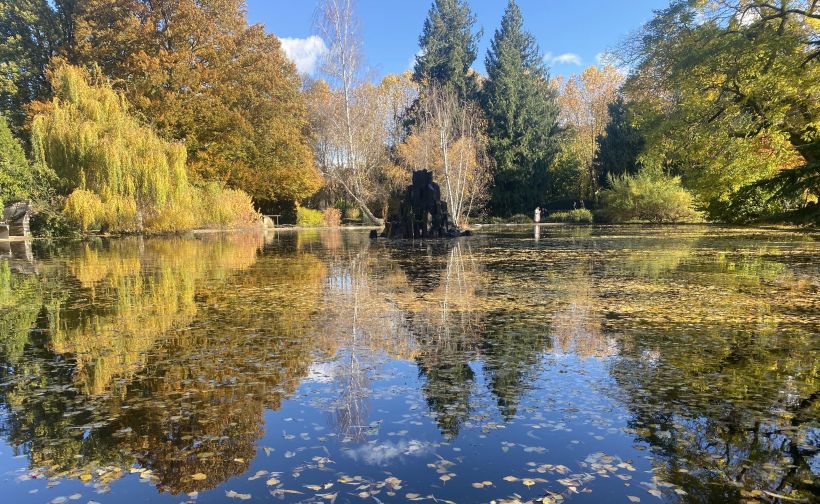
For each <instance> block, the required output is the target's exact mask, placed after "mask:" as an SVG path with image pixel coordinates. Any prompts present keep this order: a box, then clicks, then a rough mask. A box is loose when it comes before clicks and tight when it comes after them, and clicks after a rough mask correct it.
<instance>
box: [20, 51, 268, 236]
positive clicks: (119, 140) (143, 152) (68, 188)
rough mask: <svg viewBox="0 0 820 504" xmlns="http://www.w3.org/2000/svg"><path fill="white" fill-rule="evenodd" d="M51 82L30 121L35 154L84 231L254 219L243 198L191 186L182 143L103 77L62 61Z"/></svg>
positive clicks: (185, 226) (173, 227)
mask: <svg viewBox="0 0 820 504" xmlns="http://www.w3.org/2000/svg"><path fill="white" fill-rule="evenodd" d="M51 83H52V87H53V88H54V98H53V99H52V100H51V101H50V102H48V103H45V104H38V106H37V110H38V114H37V115H36V117H35V118H34V121H33V124H32V144H33V151H34V156H35V159H36V161H37V162H41V163H45V164H47V165H48V166H49V168H50V169H52V170H53V171H54V172H55V173H56V175H57V176H58V177H59V178H60V181H61V185H62V186H63V189H64V190H65V192H70V194H69V196H68V198H67V200H66V207H65V212H66V214H67V215H68V216H69V217H70V218H71V219H72V220H74V221H76V222H77V224H79V225H80V227H81V228H82V229H83V230H88V229H89V228H90V227H92V226H94V225H95V224H96V225H100V226H102V227H106V228H108V229H110V230H111V231H143V230H149V231H168V230H178V229H189V228H192V227H195V226H198V225H208V224H220V225H225V224H229V223H230V224H234V223H246V224H247V223H249V222H250V221H251V220H252V219H253V218H254V211H253V206H252V204H251V201H250V199H249V198H248V197H247V195H244V194H243V193H240V192H238V191H224V192H223V191H222V190H221V189H220V188H218V187H208V188H205V189H198V188H195V187H193V186H192V185H191V184H190V183H189V181H188V175H187V170H186V166H185V163H186V151H185V146H184V145H182V144H179V143H174V142H168V141H166V140H163V139H162V138H160V137H159V136H158V135H157V134H156V133H155V132H154V131H153V130H152V129H151V128H150V127H147V126H145V125H143V124H141V123H140V122H139V121H138V120H137V119H136V118H135V117H133V116H132V115H131V114H130V113H129V108H128V104H127V102H126V100H125V98H124V97H123V96H122V95H121V94H119V93H117V92H116V91H114V90H113V89H112V87H111V86H110V84H108V82H107V81H106V80H105V78H104V77H102V76H100V75H98V74H97V75H94V76H93V77H92V76H90V75H89V74H88V73H87V72H85V71H83V70H81V69H79V68H76V67H72V66H69V65H62V66H58V67H57V68H56V69H55V70H54V71H53V72H52V75H51ZM243 196H244V197H243ZM226 207H227V208H226ZM219 221H223V222H219ZM229 221H233V222H229Z"/></svg>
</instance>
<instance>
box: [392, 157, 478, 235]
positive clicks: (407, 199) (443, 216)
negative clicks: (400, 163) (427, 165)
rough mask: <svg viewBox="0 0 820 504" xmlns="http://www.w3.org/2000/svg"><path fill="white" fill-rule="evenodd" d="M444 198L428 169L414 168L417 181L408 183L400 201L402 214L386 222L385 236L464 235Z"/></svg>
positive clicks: (399, 212)
mask: <svg viewBox="0 0 820 504" xmlns="http://www.w3.org/2000/svg"><path fill="white" fill-rule="evenodd" d="M467 233H469V232H467ZM461 235H462V232H461V231H459V229H458V227H457V226H456V225H455V224H453V221H452V219H451V218H450V213H449V212H448V211H447V202H445V201H442V200H441V190H440V189H439V186H438V184H436V183H435V182H433V173H432V172H430V171H428V170H418V171H414V172H413V183H412V184H411V185H409V186H407V189H405V191H404V194H403V195H402V199H401V202H400V203H399V211H398V214H394V215H393V216H391V218H390V219H389V220H388V221H387V223H385V228H384V233H383V234H382V236H384V237H387V238H447V237H451V238H454V237H457V236H461Z"/></svg>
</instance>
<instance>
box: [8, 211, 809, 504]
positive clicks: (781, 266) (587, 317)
mask: <svg viewBox="0 0 820 504" xmlns="http://www.w3.org/2000/svg"><path fill="white" fill-rule="evenodd" d="M534 229H537V232H535V231H534ZM33 247H34V248H33V250H29V251H28V252H27V255H26V257H14V258H11V259H0V502H14V503H17V502H34V503H54V504H58V503H71V502H78V503H87V502H92V501H93V502H99V503H109V502H110V503H116V504H129V503H132V502H168V503H179V502H184V501H191V502H196V503H216V502H230V501H235V502H245V501H247V502H257V501H258V502H282V501H285V502H323V503H343V502H353V503H359V502H361V503H365V502H406V501H419V502H431V503H435V502H459V503H462V502H466V503H473V502H491V501H495V502H497V503H502V502H542V503H552V502H570V503H575V502H578V503H583V502H624V503H629V502H650V503H651V502H715V503H718V502H773V501H774V502H776V501H782V502H815V501H817V499H818V495H820V381H819V380H820V376H818V374H820V365H818V356H820V242H818V241H817V237H816V236H811V235H804V234H800V233H796V232H787V231H766V230H755V229H728V228H714V227H705V226H704V227H698V226H687V227H675V228H671V227H638V226H627V227H596V226H586V227H572V226H542V227H539V228H532V227H514V228H506V229H505V228H493V229H485V230H482V231H481V232H480V233H479V234H478V235H477V236H474V237H471V238H461V239H457V240H450V241H442V242H409V241H408V242H402V241H396V242H387V241H383V240H369V239H368V237H367V232H366V231H338V230H335V231H333V230H325V231H299V232H286V233H278V232H275V233H267V234H260V233H253V232H251V233H227V234H220V233H208V234H202V235H198V236H196V237H192V238H154V239H141V238H124V239H116V240H98V241H93V242H90V243H84V244H72V245H56V244H48V243H47V242H35V243H34V244H33ZM27 265H28V266H27Z"/></svg>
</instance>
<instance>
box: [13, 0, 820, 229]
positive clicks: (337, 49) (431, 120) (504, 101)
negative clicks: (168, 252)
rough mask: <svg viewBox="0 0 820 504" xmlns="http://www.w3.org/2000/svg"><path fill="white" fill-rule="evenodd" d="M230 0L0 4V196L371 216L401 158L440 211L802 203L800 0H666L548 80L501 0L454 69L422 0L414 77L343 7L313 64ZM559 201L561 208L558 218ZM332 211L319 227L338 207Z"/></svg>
mask: <svg viewBox="0 0 820 504" xmlns="http://www.w3.org/2000/svg"><path fill="white" fill-rule="evenodd" d="M245 7H246V6H245V1H244V0H199V1H195V0H176V1H173V2H172V1H170V0H151V1H149V0H58V1H54V2H51V1H48V0H13V1H12V0H0V32H2V36H0V56H1V57H0V111H2V114H3V116H4V117H5V119H6V120H5V121H0V197H2V198H3V199H4V200H9V199H15V198H28V199H32V200H33V201H35V202H36V204H35V206H36V208H37V210H38V214H39V218H38V222H39V227H40V228H41V229H42V230H43V232H54V233H59V232H65V231H66V230H69V229H78V228H79V229H82V230H88V229H109V230H112V231H142V230H158V231H165V230H177V229H188V228H192V227H199V226H230V225H241V224H248V223H250V222H252V221H253V220H254V218H255V217H254V216H255V210H254V209H263V210H270V211H271V212H276V213H281V209H283V208H290V209H294V208H295V207H296V206H299V205H301V206H312V207H318V208H333V207H335V208H337V209H338V210H337V211H336V212H337V213H336V215H338V213H339V211H341V212H342V213H343V214H344V216H345V217H347V218H353V219H356V218H358V217H361V218H363V219H364V220H365V221H367V222H372V223H379V222H382V221H384V220H385V219H386V218H387V217H388V215H389V212H390V211H391V209H393V208H395V207H396V197H397V196H396V195H397V194H398V192H399V190H400V189H401V188H402V187H403V186H405V185H406V184H407V182H408V180H409V174H410V172H411V171H412V170H415V169H422V168H427V169H430V170H432V171H433V172H434V175H435V179H436V180H437V181H438V182H439V184H440V186H441V188H442V196H443V198H444V199H445V200H446V201H447V202H448V205H449V206H450V209H451V214H452V215H453V216H454V218H455V219H456V221H457V222H458V224H460V225H466V224H467V223H468V222H469V221H470V220H471V219H476V218H480V217H482V216H483V217H488V216H494V217H502V218H506V217H511V216H514V215H517V214H527V215H530V214H531V212H532V211H533V209H534V208H536V207H547V208H548V209H550V210H559V209H560V210H568V209H570V208H575V207H576V206H580V207H581V208H583V207H590V208H594V209H595V210H596V218H599V219H603V220H610V221H624V220H633V219H638V220H650V221H677V220H688V219H699V218H707V219H709V220H716V221H732V222H755V221H762V220H777V221H790V222H801V223H805V222H814V223H816V222H817V221H818V219H819V218H820V206H818V198H820V164H819V162H818V157H820V154H818V149H820V147H818V145H820V144H818V142H819V141H820V140H819V139H820V119H818V117H820V110H818V109H820V105H818V104H820V96H818V94H820V71H819V70H818V66H817V62H818V60H820V57H818V54H820V36H818V32H820V6H818V2H817V0H783V1H781V2H778V3H777V4H772V3H769V2H766V1H763V0H744V1H739V0H720V1H718V2H702V1H698V0H673V1H672V2H671V3H670V5H669V7H667V8H666V9H663V10H660V11H657V12H656V13H655V16H654V18H653V19H652V20H651V21H650V22H649V23H647V24H646V25H645V26H643V27H642V28H641V29H640V30H639V31H638V32H636V33H635V34H634V35H633V36H631V37H629V38H628V39H627V40H625V41H624V43H623V44H622V46H621V47H619V48H617V49H616V50H614V51H613V52H612V54H610V55H609V56H608V57H607V58H606V60H607V63H606V64H603V63H602V64H600V65H594V66H590V67H589V68H587V69H585V70H584V71H583V72H581V73H580V74H578V75H573V76H571V77H569V78H567V79H564V78H560V77H559V78H553V77H551V76H550V72H549V68H548V66H547V64H546V63H545V58H544V55H543V54H542V53H541V51H540V49H539V47H538V44H537V42H536V40H535V38H534V36H533V35H532V34H531V33H529V32H528V31H527V30H526V28H525V23H524V18H523V14H522V12H521V9H520V8H519V7H518V5H517V4H516V2H515V1H514V0H510V1H509V2H508V5H507V8H506V10H505V12H504V15H503V17H502V20H501V24H500V26H499V27H498V28H497V29H496V30H495V32H494V34H493V37H492V39H491V44H490V48H489V50H488V52H487V54H486V55H485V57H484V63H485V67H486V75H482V74H479V73H478V72H476V71H475V70H474V69H473V65H474V63H475V61H476V59H477V58H478V56H479V55H478V50H477V46H478V41H479V40H480V38H481V36H482V31H481V30H480V29H478V28H477V26H476V17H475V15H474V14H473V13H472V12H471V10H470V7H469V4H468V3H467V1H466V0H434V1H433V2H432V4H431V6H430V9H429V11H428V14H427V17H426V19H425V22H424V25H423V27H422V32H421V35H420V37H419V52H418V55H417V57H416V60H415V62H414V65H413V68H412V70H410V71H407V72H405V73H403V74H394V75H387V76H385V77H384V78H383V79H381V81H379V82H374V81H373V80H372V77H371V76H372V72H371V71H370V69H369V68H368V67H367V65H366V62H365V58H364V56H363V41H362V38H361V36H360V26H359V22H358V18H357V16H356V10H355V5H354V2H353V0H321V1H320V2H319V5H318V7H317V11H316V16H315V18H316V21H315V24H314V25H315V26H314V28H315V31H316V33H317V35H319V36H320V37H321V38H322V39H323V40H324V42H325V44H326V45H327V48H328V50H327V53H326V54H325V55H324V57H323V61H322V65H321V68H320V71H319V75H318V77H317V78H315V79H312V78H308V77H305V76H300V75H298V73H297V71H296V68H295V66H294V65H293V63H291V62H290V61H289V60H288V59H287V57H286V56H285V54H284V52H283V51H282V49H281V44H280V43H279V40H278V39H277V38H276V37H275V36H274V35H271V34H267V33H265V31H264V29H263V27H262V26H260V25H250V24H249V23H248V22H247V20H246V17H245ZM556 215H557V214H556ZM337 219H338V218H337Z"/></svg>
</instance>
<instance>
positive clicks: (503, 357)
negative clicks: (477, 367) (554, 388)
mask: <svg viewBox="0 0 820 504" xmlns="http://www.w3.org/2000/svg"><path fill="white" fill-rule="evenodd" d="M490 318H491V320H499V318H496V317H490ZM500 320H506V317H500ZM548 344H549V339H548V338H547V328H546V327H540V326H537V325H536V326H533V325H531V324H527V325H526V326H522V327H520V328H515V327H509V326H507V325H505V326H501V327H495V328H493V327H490V328H488V329H487V331H486V332H485V333H484V336H483V338H482V340H481V356H482V359H483V362H484V372H485V373H486V375H487V381H488V382H489V384H490V390H491V391H492V393H493V394H494V395H495V397H496V399H497V401H498V409H499V411H500V413H501V415H502V416H503V417H504V419H505V420H510V419H512V418H513V417H514V416H515V414H516V412H517V410H518V404H519V402H520V400H521V396H522V395H523V394H524V393H525V392H526V391H527V390H528V387H529V386H530V385H531V384H532V382H533V381H534V379H535V374H536V372H537V364H538V362H539V360H540V357H541V355H543V353H544V352H545V351H546V349H547V346H548Z"/></svg>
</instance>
